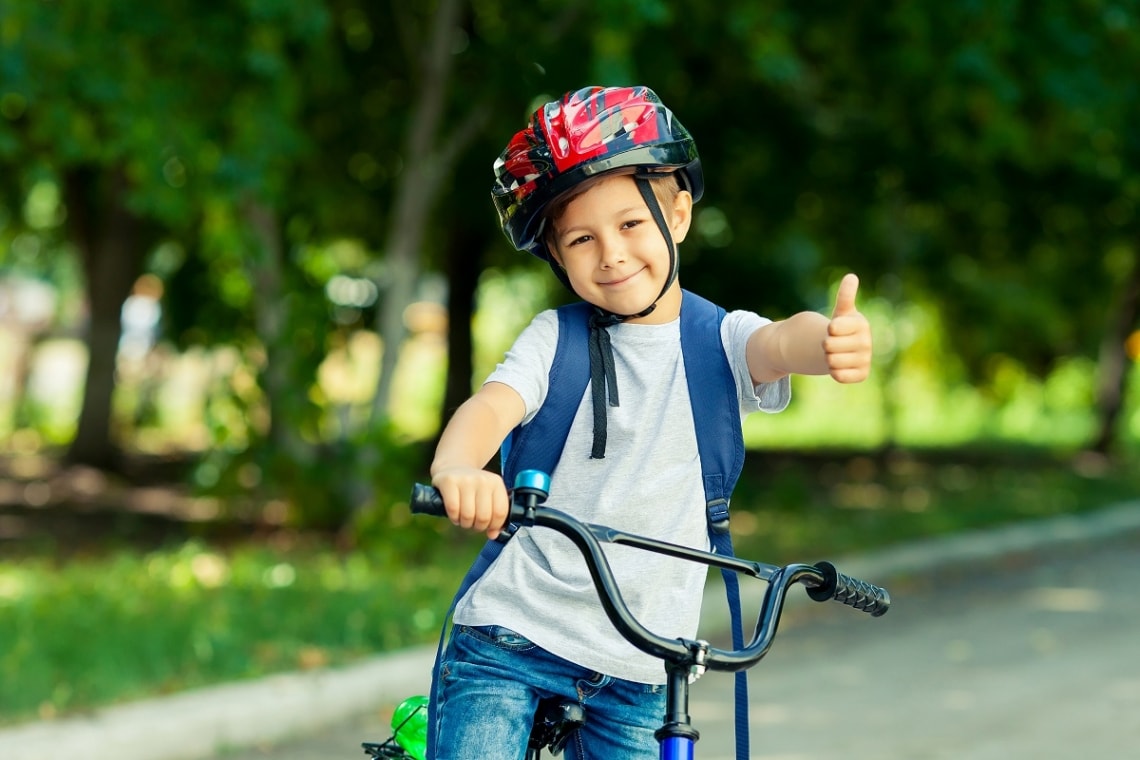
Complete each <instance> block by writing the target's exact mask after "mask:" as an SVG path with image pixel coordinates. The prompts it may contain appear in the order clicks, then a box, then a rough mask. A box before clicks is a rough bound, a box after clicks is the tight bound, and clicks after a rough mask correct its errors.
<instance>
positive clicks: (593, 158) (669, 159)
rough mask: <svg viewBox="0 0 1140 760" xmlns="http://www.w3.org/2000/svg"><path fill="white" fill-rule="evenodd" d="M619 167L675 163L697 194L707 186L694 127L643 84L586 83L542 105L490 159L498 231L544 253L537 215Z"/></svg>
mask: <svg viewBox="0 0 1140 760" xmlns="http://www.w3.org/2000/svg"><path fill="white" fill-rule="evenodd" d="M623 168H635V169H642V170H644V171H643V172H642V174H643V176H652V174H653V173H660V172H661V170H676V172H677V175H678V177H679V179H680V181H681V186H682V187H683V188H684V189H686V190H688V191H689V192H690V193H692V195H693V200H694V201H697V200H700V197H701V194H702V193H703V191H704V177H703V175H702V173H701V162H700V158H699V157H698V156H697V146H696V143H695V142H694V141H693V138H692V135H690V134H689V131H688V130H687V129H685V127H683V126H682V125H681V122H679V121H677V119H676V117H674V116H673V113H672V111H670V110H669V109H668V108H666V107H665V105H664V104H662V102H661V99H660V98H658V97H657V95H656V93H654V92H653V91H652V90H650V89H649V88H648V87H641V86H637V87H586V88H583V89H581V90H577V91H575V92H568V93H566V94H565V95H563V96H562V98H561V99H559V100H555V101H551V102H549V103H547V104H545V105H543V106H542V107H540V108H539V109H538V110H536V111H535V112H534V115H533V116H532V117H531V119H530V123H529V125H528V126H527V127H526V128H525V129H523V130H522V131H520V132H518V133H517V134H516V135H515V136H514V137H513V138H512V139H511V141H510V143H508V145H507V147H506V150H504V151H503V153H502V155H500V156H499V158H498V159H497V160H496V161H495V165H494V170H495V184H494V186H493V188H492V190H491V196H492V198H493V199H494V202H495V208H496V209H497V210H498V212H499V223H500V225H501V226H502V228H503V232H504V233H506V235H507V237H508V238H509V239H510V241H511V244H512V245H514V247H515V248H516V249H518V250H520V251H529V252H530V253H533V254H534V255H536V256H538V257H539V258H541V259H544V260H547V261H549V259H550V255H549V253H548V252H547V251H546V246H545V245H544V243H543V242H542V232H543V230H542V223H543V219H544V216H545V211H546V209H547V207H548V206H549V204H550V202H551V201H553V200H554V199H555V198H557V197H558V196H559V195H561V194H562V193H564V192H566V191H567V190H569V189H571V188H573V187H574V186H575V185H577V184H578V183H580V182H582V181H583V180H585V179H587V178H589V177H593V176H596V175H598V174H602V173H604V172H608V171H612V170H614V169H623Z"/></svg>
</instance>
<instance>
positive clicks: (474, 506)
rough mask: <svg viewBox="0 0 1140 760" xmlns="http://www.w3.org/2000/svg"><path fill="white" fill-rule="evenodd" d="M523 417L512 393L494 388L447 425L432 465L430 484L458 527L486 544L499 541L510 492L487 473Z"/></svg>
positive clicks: (460, 410)
mask: <svg viewBox="0 0 1140 760" xmlns="http://www.w3.org/2000/svg"><path fill="white" fill-rule="evenodd" d="M525 414H526V405H525V404H524V402H523V400H522V397H521V396H519V394H518V392H517V391H516V390H515V389H514V388H511V387H510V386H509V385H504V384H503V383H494V382H492V383H487V384H486V385H484V386H483V387H482V388H480V389H479V391H478V392H476V393H475V395H474V396H472V397H471V398H469V399H467V401H465V402H463V404H462V405H460V407H459V408H458V409H456V410H455V414H453V415H452V417H451V419H450V420H449V421H448V423H447V426H446V427H445V428H444V430H443V434H442V435H441V436H440V439H439V445H438V446H437V447H436V450H435V459H433V460H432V463H431V476H432V477H431V482H432V485H434V486H435V487H436V488H438V489H439V492H440V495H441V496H442V497H443V503H444V506H445V507H447V516H448V517H449V518H451V521H452V522H453V523H455V524H456V525H458V526H460V527H463V528H470V529H472V530H478V531H484V532H486V534H487V537H488V538H495V537H496V536H498V535H499V529H500V528H501V527H502V526H503V523H505V522H506V519H507V513H508V511H509V502H508V499H507V488H506V485H505V484H504V483H503V479H502V478H501V477H500V476H499V475H496V474H495V473H493V472H488V471H487V470H484V469H483V468H484V467H485V466H486V464H487V462H489V461H491V457H493V456H494V455H495V452H496V451H498V449H499V446H500V445H501V444H502V442H503V439H504V438H506V437H507V434H508V433H510V432H511V431H512V430H514V429H515V427H516V426H517V425H518V424H519V423H520V422H522V419H523V417H524V416H525Z"/></svg>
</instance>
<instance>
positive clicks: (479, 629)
mask: <svg viewBox="0 0 1140 760" xmlns="http://www.w3.org/2000/svg"><path fill="white" fill-rule="evenodd" d="M458 628H459V630H458V632H457V633H458V635H460V636H470V637H472V638H474V639H477V640H479V641H482V642H484V643H486V644H490V645H491V646H493V647H496V648H498V649H502V650H505V651H507V652H524V651H526V650H528V649H531V648H533V647H534V643H533V642H531V640H530V639H528V638H526V637H525V636H522V635H520V634H518V633H515V632H514V631H512V630H511V629H510V628H504V627H503V626H501V625H478V626H468V625H461V626H458Z"/></svg>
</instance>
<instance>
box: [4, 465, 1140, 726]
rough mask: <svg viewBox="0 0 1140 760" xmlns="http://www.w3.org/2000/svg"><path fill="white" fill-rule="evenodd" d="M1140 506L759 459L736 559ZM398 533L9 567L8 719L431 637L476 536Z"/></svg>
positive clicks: (741, 495) (1060, 480)
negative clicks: (367, 539)
mask: <svg viewBox="0 0 1140 760" xmlns="http://www.w3.org/2000/svg"><path fill="white" fill-rule="evenodd" d="M1137 493H1140V468H1136V467H1127V466H1121V467H1115V468H1114V467H1108V466H1107V465H1106V464H1104V463H1103V462H1100V461H1099V460H1092V459H1076V460H1071V461H1070V460H1065V459H1053V458H1045V459H1044V460H1042V459H1041V458H1040V456H1034V457H1026V458H1024V459H1021V458H1014V459H1012V460H1011V459H1009V458H1008V455H1007V456H1006V458H1004V459H1003V458H1000V457H992V456H986V455H979V456H977V457H974V458H972V459H966V460H963V459H955V460H950V459H942V458H940V457H938V456H934V455H925V456H916V455H913V454H893V455H858V456H854V457H850V456H848V457H842V458H836V457H829V456H826V455H818V456H810V457H805V456H790V455H781V454H772V453H768V454H760V453H754V454H753V455H752V456H751V457H750V467H749V469H748V471H747V472H746V473H745V474H744V476H743V477H742V480H741V483H740V485H739V486H738V488H737V492H736V497H735V499H734V503H733V513H734V517H733V525H734V534H735V537H736V543H737V553H738V554H740V555H741V556H747V557H750V558H753V559H758V560H762V561H768V562H787V561H792V560H807V561H813V560H817V559H822V558H826V557H835V556H837V555H841V554H845V553H849V552H854V551H859V550H869V549H873V548H877V547H882V546H886V545H890V544H894V543H898V542H902V541H906V540H910V539H915V538H919V537H929V536H934V535H939V534H946V533H952V532H957V531H961V530H967V529H974V528H980V527H985V526H989V525H994V524H999V523H1007V522H1011V521H1017V520H1022V519H1028V518H1036V517H1046V516H1049V515H1054V514H1060V513H1071V512H1079V511H1084V510H1090V509H1096V508H1099V507H1102V506H1105V505H1107V504H1110V503H1113V502H1117V501H1123V500H1126V499H1132V498H1135V495H1136V494H1137ZM405 514H406V513H405ZM393 519H395V518H393ZM402 520H403V522H405V523H406V522H407V519H406V517H404V518H402ZM400 530H401V531H404V532H403V533H401V534H400V535H404V536H407V538H408V539H409V540H403V539H401V540H400V541H393V540H391V536H392V535H395V533H389V539H388V541H386V542H384V543H382V544H378V545H377V547H376V548H371V549H364V548H357V549H354V550H350V551H345V550H338V549H337V548H336V547H335V546H334V544H333V542H332V540H330V539H327V538H324V539H322V538H314V537H311V536H310V537H301V536H295V535H289V534H282V535H281V536H279V537H278V538H277V539H276V540H274V541H270V542H268V543H267V542H260V543H258V544H256V545H251V544H247V545H236V546H235V545H231V546H225V547H223V546H220V545H211V544H209V543H207V542H205V541H203V540H202V539H194V540H189V541H186V542H183V543H176V544H174V545H171V546H167V547H165V548H161V549H157V550H152V551H140V550H131V549H129V548H127V547H124V546H120V547H119V548H117V549H114V550H112V551H109V552H108V553H105V554H96V555H92V556H86V557H75V558H70V559H68V560H66V561H61V560H59V559H58V558H55V557H52V556H47V555H44V554H40V555H33V556H26V557H23V558H21V559H19V560H11V559H9V560H0V641H2V642H3V646H0V723H11V722H16V721H21V720H27V719H31V718H35V717H41V718H48V717H53V716H56V715H61V714H69V713H75V712H81V711H84V710H88V709H91V708H94V707H97V706H101V705H106V704H110V703H114V702H119V701H123V700H129V699H134V698H139V697H144V696H148V695H155V694H162V693H169V692H174V691H179V690H183V689H187V688H192V687H196V686H202V685H207V684H212V683H218V682H223V681H232V680H238V679H244V678H252V677H257V676H261V675H265V674H268V673H273V672H280V671H286V670H295V669H306V668H316V667H324V666H328V665H333V666H335V665H339V664H343V663H348V662H351V661H353V660H356V659H359V658H361V657H364V656H368V655H371V654H375V653H377V652H380V651H385V650H392V649H396V648H400V647H405V646H409V645H413V644H418V643H424V642H429V641H434V640H435V638H436V636H437V634H438V630H439V626H440V623H441V619H440V616H441V615H442V613H443V611H444V610H445V609H446V607H447V603H448V601H449V599H450V595H451V593H452V592H453V590H454V588H455V586H456V584H457V583H458V580H459V578H460V576H461V574H462V572H463V571H464V570H465V569H466V567H467V565H468V564H469V563H470V561H471V558H472V557H473V556H474V553H475V552H476V551H477V550H478V547H479V545H480V544H481V539H480V538H479V537H477V536H471V535H467V534H459V533H457V532H456V531H454V530H452V529H450V526H448V525H446V524H445V523H443V524H433V525H431V526H425V525H423V524H416V523H412V524H411V525H410V526H406V527H404V528H402V529H400ZM412 539H414V540H412ZM424 546H429V547H433V548H432V549H431V550H430V553H428V554H424V553H423V548H422V547H424ZM401 547H402V548H401ZM408 547H417V548H408Z"/></svg>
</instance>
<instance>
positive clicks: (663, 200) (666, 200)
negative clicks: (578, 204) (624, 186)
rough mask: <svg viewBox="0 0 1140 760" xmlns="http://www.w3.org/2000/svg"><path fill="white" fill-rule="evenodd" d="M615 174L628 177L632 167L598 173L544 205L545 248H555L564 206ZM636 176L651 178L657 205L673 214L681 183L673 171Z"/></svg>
mask: <svg viewBox="0 0 1140 760" xmlns="http://www.w3.org/2000/svg"><path fill="white" fill-rule="evenodd" d="M616 175H626V176H629V177H630V178H632V177H633V175H634V170H633V169H628V170H621V171H614V172H607V173H605V174H599V175H597V176H594V177H590V178H589V179H586V180H583V181H582V182H580V183H578V184H577V185H575V186H574V187H573V188H571V189H570V190H567V191H566V192H565V193H563V194H562V195H560V196H558V197H557V198H555V199H554V200H553V201H551V202H550V204H549V205H548V206H547V207H546V213H545V214H543V217H542V239H543V242H544V243H545V244H546V246H547V248H549V249H551V250H556V249H557V247H556V245H555V243H556V238H557V229H556V227H557V225H558V220H559V219H561V218H562V215H563V214H564V213H566V207H567V206H569V205H570V204H571V203H573V202H574V201H575V200H577V199H578V198H580V197H582V195H583V194H585V192H586V191H587V190H589V189H590V188H591V187H593V186H594V185H596V184H598V182H600V181H601V180H603V179H609V178H610V177H614V176H616ZM638 176H642V177H648V178H649V179H651V180H652V182H650V183H649V184H650V187H652V188H653V195H654V197H655V198H657V203H658V205H660V206H661V210H662V211H663V212H664V213H665V215H666V216H669V217H671V216H672V215H673V202H674V201H675V200H676V198H677V194H678V193H680V192H681V183H680V182H679V181H678V179H677V175H676V173H674V172H671V171H670V172H644V171H643V172H641V173H640V174H639V175H638Z"/></svg>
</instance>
